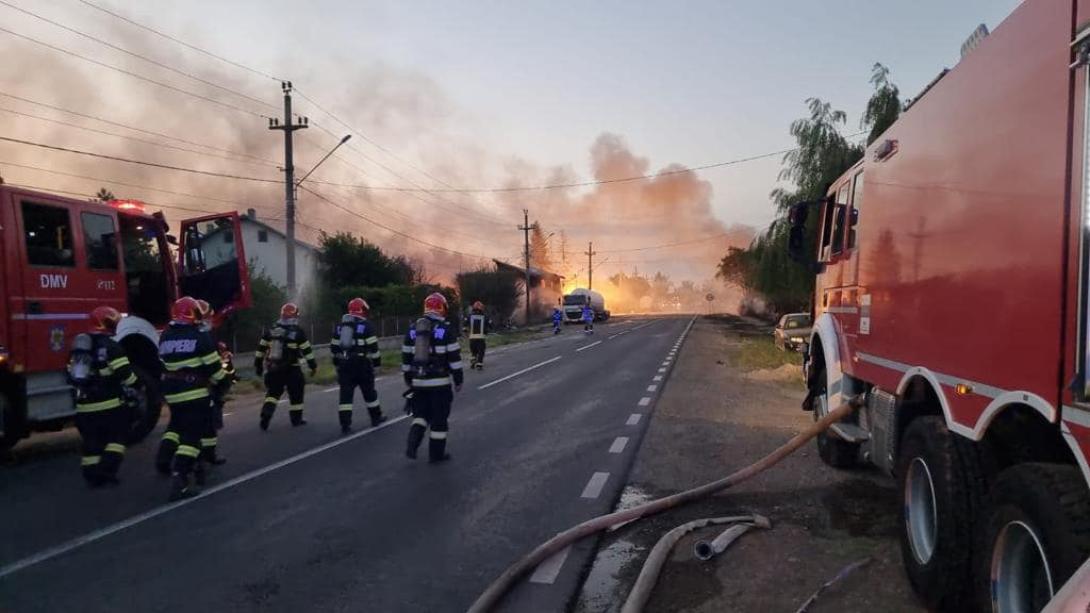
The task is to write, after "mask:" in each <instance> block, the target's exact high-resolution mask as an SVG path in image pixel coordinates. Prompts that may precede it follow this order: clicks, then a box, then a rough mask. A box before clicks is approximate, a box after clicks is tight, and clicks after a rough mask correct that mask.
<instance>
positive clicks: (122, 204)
mask: <svg viewBox="0 0 1090 613" xmlns="http://www.w3.org/2000/svg"><path fill="white" fill-rule="evenodd" d="M110 206H112V207H114V208H115V209H117V210H119V211H132V212H134V213H145V212H147V210H146V208H145V205H144V203H143V202H141V201H139V200H111V201H110Z"/></svg>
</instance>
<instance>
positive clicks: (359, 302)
mask: <svg viewBox="0 0 1090 613" xmlns="http://www.w3.org/2000/svg"><path fill="white" fill-rule="evenodd" d="M370 312H371V305H369V304H367V301H366V300H364V299H363V298H353V299H351V300H349V301H348V314H349V315H355V316H356V317H367V315H368V314H369V313H370Z"/></svg>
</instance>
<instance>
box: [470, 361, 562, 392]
mask: <svg viewBox="0 0 1090 613" xmlns="http://www.w3.org/2000/svg"><path fill="white" fill-rule="evenodd" d="M559 359H560V356H556V357H555V358H552V359H550V360H545V361H544V362H538V363H537V364H534V365H533V366H529V367H527V368H523V369H522V370H520V371H518V372H515V373H511V374H509V375H507V376H506V377H503V378H500V379H496V380H495V381H493V382H491V383H485V384H484V385H482V386H480V387H478V388H477V389H478V390H483V389H488V388H490V387H492V386H493V385H497V384H500V383H503V382H504V381H507V380H509V379H514V378H515V377H517V376H519V375H524V374H526V373H528V372H530V371H531V370H534V369H535V368H541V367H542V366H545V365H546V364H552V363H553V362H555V361H557V360H559Z"/></svg>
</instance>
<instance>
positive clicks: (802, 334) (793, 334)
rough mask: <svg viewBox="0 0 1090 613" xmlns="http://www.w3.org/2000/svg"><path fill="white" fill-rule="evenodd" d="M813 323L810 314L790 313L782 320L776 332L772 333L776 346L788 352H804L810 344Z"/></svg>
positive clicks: (777, 325)
mask: <svg viewBox="0 0 1090 613" xmlns="http://www.w3.org/2000/svg"><path fill="white" fill-rule="evenodd" d="M812 326H813V323H812V322H811V321H810V314H809V313H788V314H787V315H784V316H783V317H781V318H780V322H779V323H777V324H776V330H775V331H774V332H773V333H772V334H773V337H774V341H775V343H776V346H777V347H779V348H780V349H782V350H784V351H787V350H788V349H791V350H793V351H802V349H803V347H805V346H806V343H808V342H810V330H811V329H812Z"/></svg>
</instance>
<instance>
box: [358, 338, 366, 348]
mask: <svg viewBox="0 0 1090 613" xmlns="http://www.w3.org/2000/svg"><path fill="white" fill-rule="evenodd" d="M366 344H367V341H365V340H363V339H362V338H357V339H356V345H357V346H359V347H363V346H364V345H366Z"/></svg>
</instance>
